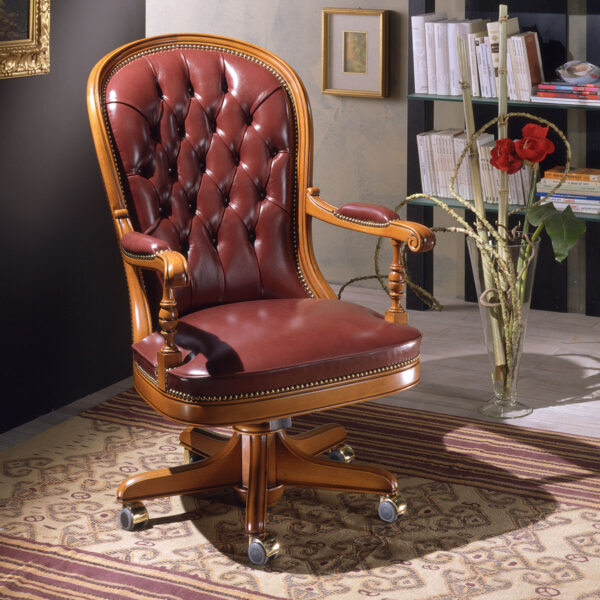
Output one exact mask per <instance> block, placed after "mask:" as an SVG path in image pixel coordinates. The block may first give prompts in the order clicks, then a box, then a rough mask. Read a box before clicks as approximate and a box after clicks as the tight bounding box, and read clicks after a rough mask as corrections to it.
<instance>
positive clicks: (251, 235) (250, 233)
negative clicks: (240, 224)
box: [248, 231, 256, 246]
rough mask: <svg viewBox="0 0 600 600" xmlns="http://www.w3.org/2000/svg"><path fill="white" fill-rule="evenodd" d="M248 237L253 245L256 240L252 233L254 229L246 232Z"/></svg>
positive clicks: (254, 234)
mask: <svg viewBox="0 0 600 600" xmlns="http://www.w3.org/2000/svg"><path fill="white" fill-rule="evenodd" d="M248 239H249V240H250V243H251V244H252V245H253V246H254V242H255V241H256V233H254V231H250V232H249V233H248Z"/></svg>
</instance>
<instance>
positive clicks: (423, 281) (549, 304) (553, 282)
mask: <svg viewBox="0 0 600 600" xmlns="http://www.w3.org/2000/svg"><path fill="white" fill-rule="evenodd" d="M498 4H499V1H498V0H465V18H468V19H473V18H483V19H491V20H497V19H498ZM504 4H507V5H508V14H509V16H510V17H512V16H517V17H519V24H520V27H521V30H522V31H524V30H535V31H537V32H538V36H539V39H540V45H541V52H542V57H543V62H544V72H545V79H547V80H548V79H553V78H554V77H553V75H552V74H553V69H554V68H555V67H556V66H558V65H559V64H561V63H563V62H565V61H566V60H568V58H567V36H568V0H514V1H512V0H504ZM594 4H596V5H597V6H594ZM598 5H600V3H594V2H592V1H591V0H588V1H587V18H586V22H587V57H583V58H587V60H588V61H590V62H593V63H594V64H600V47H599V46H600V44H598V43H597V42H596V39H597V36H598V31H599V29H598V27H600V6H598ZM435 9H436V7H435V2H434V0H409V15H410V16H412V15H416V14H423V13H427V12H433V11H434V10H435ZM438 10H440V7H439V6H438ZM442 10H443V9H442ZM409 30H410V27H409ZM577 58H582V57H577ZM408 76H409V91H410V92H412V91H413V90H414V75H413V60H412V40H411V41H409V63H408ZM461 101H462V98H461V97H460V96H434V95H429V94H414V93H409V95H408V111H407V112H408V126H407V157H408V158H407V161H408V164H407V192H408V194H413V193H416V192H419V191H421V180H420V172H419V163H418V152H417V143H416V135H417V134H418V133H420V132H422V131H428V130H430V129H432V128H433V116H434V102H461ZM473 104H474V112H475V124H476V126H477V127H478V126H480V125H482V124H483V123H485V122H486V121H487V120H489V119H491V118H493V117H494V116H495V115H496V114H497V110H498V105H497V100H496V99H495V98H481V97H477V98H473ZM511 108H512V109H513V110H516V111H523V112H530V113H532V114H534V115H537V116H540V117H543V118H545V119H548V120H549V121H552V122H553V123H555V124H556V125H557V126H558V127H559V128H560V129H561V130H562V131H564V132H565V134H566V135H567V137H568V129H567V111H568V110H583V111H584V112H585V114H586V133H587V135H586V140H587V141H586V158H587V162H588V164H589V166H598V159H597V157H598V156H600V107H598V106H590V107H586V106H578V105H566V104H560V102H557V103H556V104H554V103H553V104H548V103H543V104H542V103H536V102H522V101H512V100H509V110H511ZM526 122H527V120H526V119H516V118H515V119H511V121H510V123H509V137H519V134H520V130H521V128H522V127H523V125H524V124H525V123H526ZM551 139H553V138H551ZM553 141H554V143H555V146H556V148H557V151H556V152H555V153H554V154H553V155H551V156H550V157H548V159H546V161H544V162H543V163H542V165H541V167H542V169H545V168H549V167H552V166H554V165H557V164H564V161H565V155H564V149H563V146H562V143H560V140H558V139H557V138H556V139H553ZM579 166H586V165H579ZM449 204H450V205H451V206H455V205H457V204H458V203H457V202H456V201H454V200H449ZM433 208H434V207H433V206H432V203H431V202H430V201H427V200H425V199H419V200H417V201H413V202H411V203H410V204H409V206H408V207H407V211H408V213H407V214H408V218H409V219H410V220H415V221H419V222H422V223H424V224H425V225H429V226H431V225H433ZM486 208H488V209H489V212H488V215H489V216H490V217H491V218H492V219H493V218H494V217H493V214H494V212H496V207H495V206H494V205H493V204H490V205H488V206H487V207H486ZM466 216H467V219H471V220H472V215H471V214H470V213H469V212H468V211H467V212H466ZM578 216H579V217H580V218H582V219H584V220H585V221H586V222H587V233H586V236H585V237H586V240H585V244H586V257H585V260H586V314H588V315H595V316H600V273H599V271H600V270H599V269H598V268H597V262H598V258H597V257H598V256H600V216H599V215H590V214H585V215H578ZM568 260H569V259H567V260H566V261H564V262H563V263H561V264H559V263H557V262H556V261H555V260H554V256H553V252H552V247H551V244H550V242H549V240H548V238H547V237H546V236H544V239H543V242H542V244H541V248H540V256H539V260H538V267H537V274H536V283H535V286H534V290H533V297H532V303H531V306H532V308H537V309H541V310H550V311H559V312H566V311H567V288H568V279H567V261H568ZM408 268H409V270H410V272H411V275H412V278H413V280H414V281H415V282H417V283H418V284H419V285H421V286H423V287H425V288H426V289H428V290H430V291H431V290H432V287H433V256H432V253H427V254H426V255H412V256H410V257H409V261H408ZM465 298H466V299H467V300H472V301H474V300H475V290H474V285H473V279H472V276H471V269H470V265H469V264H468V255H467V253H465ZM407 306H408V307H409V308H412V309H420V310H422V309H424V308H426V307H425V305H423V303H422V302H421V301H420V300H418V299H417V298H415V297H414V295H412V294H410V295H408V296H407Z"/></svg>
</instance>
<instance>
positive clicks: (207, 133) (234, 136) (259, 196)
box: [104, 45, 307, 313]
mask: <svg viewBox="0 0 600 600" xmlns="http://www.w3.org/2000/svg"><path fill="white" fill-rule="evenodd" d="M104 100H105V106H106V116H107V119H108V123H109V125H110V132H111V135H112V142H113V145H114V148H115V150H116V154H117V164H118V165H119V169H120V171H121V173H120V179H121V185H122V186H123V188H124V195H125V197H126V200H127V205H128V206H127V207H128V209H129V213H130V216H131V217H132V220H133V222H134V224H135V226H136V229H137V230H138V231H140V232H143V233H146V234H149V235H152V236H155V237H157V238H159V239H161V240H164V241H165V242H166V243H167V244H168V245H169V248H170V249H172V250H177V251H179V252H182V253H183V254H184V255H185V256H186V257H187V259H188V265H189V273H190V279H191V285H190V286H189V287H188V288H184V289H182V290H178V293H179V295H178V297H177V300H178V306H179V310H180V313H185V312H189V311H191V310H196V309H199V308H202V307H205V306H209V305H214V304H220V303H226V302H236V301H242V300H253V299H263V298H286V297H302V296H306V295H307V293H306V291H305V288H304V287H303V285H302V283H301V281H300V279H299V276H298V267H297V260H296V247H295V244H296V236H295V227H296V218H297V215H296V214H295V210H296V206H295V195H296V190H295V189H294V187H295V181H294V173H295V171H294V168H295V160H296V156H295V153H296V140H295V126H294V115H293V107H292V105H291V102H290V99H289V97H288V94H287V92H286V89H285V86H284V85H283V83H282V81H281V79H280V78H279V77H277V76H276V75H275V74H274V73H273V72H272V70H270V69H269V68H268V67H267V66H266V65H263V64H261V63H260V62H259V61H256V60H252V59H250V58H249V57H246V56H243V55H241V54H240V53H233V52H227V51H225V50H223V49H221V50H217V49H211V48H203V47H200V46H198V47H193V46H191V45H181V46H171V47H164V48H162V49H161V48H158V49H153V50H152V51H147V52H143V53H140V54H139V55H137V56H134V57H133V58H130V59H128V60H127V61H126V62H125V63H124V64H122V65H120V66H118V67H117V68H116V69H115V71H114V72H113V73H112V75H111V76H110V78H109V79H108V82H107V85H106V87H105V93H104Z"/></svg>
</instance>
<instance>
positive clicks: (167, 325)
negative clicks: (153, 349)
mask: <svg viewBox="0 0 600 600" xmlns="http://www.w3.org/2000/svg"><path fill="white" fill-rule="evenodd" d="M178 317H179V314H178V312H177V302H176V300H175V296H174V295H173V290H172V289H171V288H170V287H167V286H165V287H164V289H163V296H162V299H161V301H160V310H159V312H158V323H159V325H160V334H161V335H162V336H163V339H164V343H163V345H162V347H161V349H160V350H159V351H158V355H157V378H158V386H159V387H160V389H162V390H164V389H166V386H167V369H168V368H169V367H174V366H176V365H178V364H181V352H180V351H179V349H178V348H177V346H176V345H175V334H176V333H177V319H178Z"/></svg>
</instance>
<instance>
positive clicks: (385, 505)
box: [377, 494, 406, 523]
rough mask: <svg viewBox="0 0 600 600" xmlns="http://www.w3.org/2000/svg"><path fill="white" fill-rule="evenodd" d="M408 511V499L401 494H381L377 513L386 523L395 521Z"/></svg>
mask: <svg viewBox="0 0 600 600" xmlns="http://www.w3.org/2000/svg"><path fill="white" fill-rule="evenodd" d="M405 512H406V500H404V498H402V497H401V496H400V495H399V494H396V495H394V496H381V498H379V508H378V509H377V513H378V514H379V518H380V519H381V520H382V521H385V522H386V523H393V522H394V521H395V520H396V519H397V518H398V517H399V516H400V515H401V514H403V513H405Z"/></svg>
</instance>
